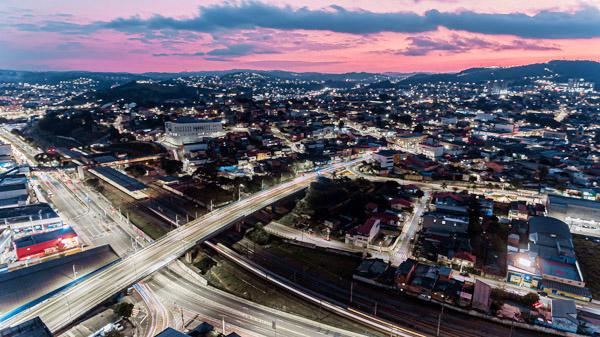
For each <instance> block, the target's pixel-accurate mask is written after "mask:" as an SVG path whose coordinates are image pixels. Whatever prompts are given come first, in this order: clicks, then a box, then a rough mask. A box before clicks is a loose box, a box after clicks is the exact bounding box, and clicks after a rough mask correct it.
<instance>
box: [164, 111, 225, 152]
mask: <svg viewBox="0 0 600 337" xmlns="http://www.w3.org/2000/svg"><path fill="white" fill-rule="evenodd" d="M222 132H223V124H222V122H221V120H220V119H196V118H193V117H187V116H183V117H179V118H178V119H177V120H176V121H173V122H166V123H165V136H166V140H167V142H169V143H171V144H172V145H176V146H180V145H184V144H191V143H197V142H199V141H200V140H202V138H204V137H215V136H218V135H220V134H222Z"/></svg>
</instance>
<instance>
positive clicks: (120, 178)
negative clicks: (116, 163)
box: [94, 167, 148, 192]
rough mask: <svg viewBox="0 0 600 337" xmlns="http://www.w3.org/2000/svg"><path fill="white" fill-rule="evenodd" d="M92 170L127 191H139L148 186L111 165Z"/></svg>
mask: <svg viewBox="0 0 600 337" xmlns="http://www.w3.org/2000/svg"><path fill="white" fill-rule="evenodd" d="M94 171H96V172H98V173H100V174H101V175H103V176H105V177H107V178H108V179H110V180H112V181H113V182H114V183H116V184H119V185H120V186H122V187H124V188H126V189H127V190H128V191H131V192H133V191H139V190H145V189H147V188H148V186H147V185H145V184H143V183H141V182H139V181H137V180H135V179H133V178H131V177H130V176H128V175H126V174H123V173H121V172H119V171H117V170H115V169H113V168H112V167H97V168H95V169H94Z"/></svg>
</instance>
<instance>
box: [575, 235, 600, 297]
mask: <svg viewBox="0 0 600 337" xmlns="http://www.w3.org/2000/svg"><path fill="white" fill-rule="evenodd" d="M573 245H574V246H575V254H576V255H577V261H578V262H579V266H580V267H581V272H582V273H583V279H584V281H585V285H586V287H588V288H589V289H590V291H591V292H592V297H593V298H600V264H598V260H597V259H598V257H597V256H598V252H599V251H600V243H598V242H595V241H594V239H593V238H591V237H590V239H589V240H586V239H585V236H583V235H573Z"/></svg>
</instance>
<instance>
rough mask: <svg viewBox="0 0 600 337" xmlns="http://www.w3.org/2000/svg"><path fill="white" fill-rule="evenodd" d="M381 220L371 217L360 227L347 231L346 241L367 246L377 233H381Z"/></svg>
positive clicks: (359, 245)
mask: <svg viewBox="0 0 600 337" xmlns="http://www.w3.org/2000/svg"><path fill="white" fill-rule="evenodd" d="M379 225H380V220H379V219H375V218H370V219H368V220H367V221H365V223H364V224H363V225H361V226H359V227H358V228H353V229H351V230H349V231H348V232H347V233H346V240H345V241H346V243H349V244H353V245H354V246H358V247H367V246H368V245H370V244H371V243H372V242H373V240H375V238H377V235H379V229H380V226H379Z"/></svg>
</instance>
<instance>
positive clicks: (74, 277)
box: [73, 265, 77, 280]
mask: <svg viewBox="0 0 600 337" xmlns="http://www.w3.org/2000/svg"><path fill="white" fill-rule="evenodd" d="M73 279H74V280H77V272H76V271H75V265H73Z"/></svg>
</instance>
